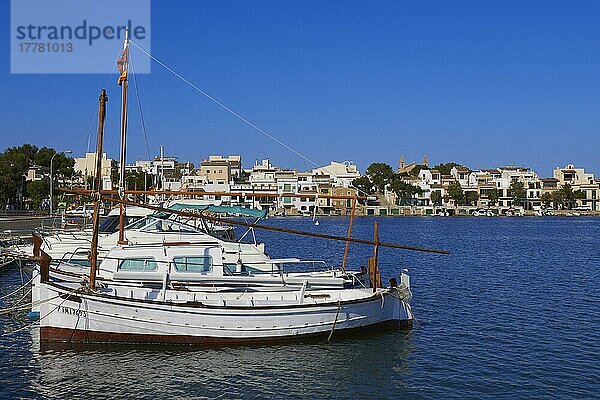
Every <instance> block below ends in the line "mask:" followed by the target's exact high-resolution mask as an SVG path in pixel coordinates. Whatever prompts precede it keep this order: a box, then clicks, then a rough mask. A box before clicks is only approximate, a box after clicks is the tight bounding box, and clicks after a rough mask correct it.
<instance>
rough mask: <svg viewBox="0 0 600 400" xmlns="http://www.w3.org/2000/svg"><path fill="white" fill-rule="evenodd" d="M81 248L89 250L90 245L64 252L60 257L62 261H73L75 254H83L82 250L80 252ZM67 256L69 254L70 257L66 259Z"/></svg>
mask: <svg viewBox="0 0 600 400" xmlns="http://www.w3.org/2000/svg"><path fill="white" fill-rule="evenodd" d="M81 250H85V251H89V247H83V246H80V247H77V248H75V250H73V251H68V252H66V253H64V254H63V256H62V257H61V259H60V262H67V263H71V261H72V260H73V257H74V256H75V255H77V254H81V252H80V251H81ZM66 256H69V259H68V260H66V261H65V257H66Z"/></svg>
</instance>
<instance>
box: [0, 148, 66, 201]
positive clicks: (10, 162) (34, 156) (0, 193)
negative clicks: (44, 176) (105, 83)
mask: <svg viewBox="0 0 600 400" xmlns="http://www.w3.org/2000/svg"><path fill="white" fill-rule="evenodd" d="M55 153H56V151H55V150H54V149H51V148H47V147H42V148H41V149H40V148H38V147H36V146H33V145H31V144H24V145H22V146H19V147H10V148H8V149H6V150H4V152H2V153H0V205H1V206H2V207H3V208H4V207H6V205H7V204H17V203H18V200H19V194H21V195H23V194H24V193H26V192H29V190H28V189H27V187H26V186H28V184H26V183H25V177H26V174H27V170H28V169H29V167H30V166H32V165H33V164H37V165H40V166H42V167H45V168H49V167H50V159H51V158H52V156H53V155H54V154H55ZM74 164H75V161H74V160H73V159H72V158H70V157H66V156H65V155H64V154H62V153H61V154H58V155H56V157H55V158H54V176H55V177H56V179H57V181H58V180H59V179H61V178H62V179H64V178H68V177H71V176H72V175H73V166H74ZM46 184H47V185H49V182H47V183H46ZM37 186H41V184H39V183H38V184H37ZM57 187H58V186H57ZM38 189H39V188H36V185H33V186H32V188H31V191H32V192H33V193H36V196H38V194H39V193H40V190H38Z"/></svg>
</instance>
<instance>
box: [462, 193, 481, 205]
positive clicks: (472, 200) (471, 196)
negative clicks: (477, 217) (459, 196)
mask: <svg viewBox="0 0 600 400" xmlns="http://www.w3.org/2000/svg"><path fill="white" fill-rule="evenodd" d="M477 200H479V195H478V194H477V192H473V191H469V192H466V193H465V203H466V205H468V206H476V205H477Z"/></svg>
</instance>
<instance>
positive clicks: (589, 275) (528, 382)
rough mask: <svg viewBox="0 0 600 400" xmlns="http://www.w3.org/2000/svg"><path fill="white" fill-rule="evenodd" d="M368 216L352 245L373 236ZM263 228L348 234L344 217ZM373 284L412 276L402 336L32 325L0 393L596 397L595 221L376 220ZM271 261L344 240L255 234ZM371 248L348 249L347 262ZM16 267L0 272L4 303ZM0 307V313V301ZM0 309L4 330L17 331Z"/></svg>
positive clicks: (7, 357) (338, 250)
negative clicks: (59, 330) (200, 338)
mask: <svg viewBox="0 0 600 400" xmlns="http://www.w3.org/2000/svg"><path fill="white" fill-rule="evenodd" d="M373 221H374V219H373V218H358V219H357V220H356V222H355V226H354V234H353V236H355V237H362V238H372V232H373ZM319 222H320V224H319V226H315V225H314V223H313V222H312V221H311V220H310V219H301V218H298V219H296V218H285V219H268V220H266V221H264V224H269V225H275V226H285V227H291V228H296V229H303V230H310V231H314V232H320V233H328V234H334V235H342V236H343V235H345V234H346V229H347V220H346V219H337V218H321V219H320V220H319ZM379 222H380V226H379V230H380V238H381V240H382V241H387V242H397V243H402V244H410V245H415V246H420V247H432V248H442V249H446V250H450V251H451V252H452V254H451V255H450V256H443V255H434V254H425V253H415V252H407V251H398V250H390V249H382V250H381V252H380V264H381V271H382V277H383V278H384V280H386V281H387V279H389V278H390V277H392V276H397V275H398V274H399V272H400V271H401V269H402V268H407V269H408V270H409V273H410V275H411V284H412V288H413V294H414V297H413V300H412V302H411V304H412V307H413V310H414V312H415V314H416V317H417V319H418V321H419V322H418V324H417V326H416V327H415V329H414V330H413V331H412V332H409V333H406V332H396V331H393V332H381V333H375V334H360V335H354V336H352V337H348V338H338V337H336V335H335V334H334V337H333V339H332V342H331V343H315V342H312V343H294V344H286V345H277V346H261V347H226V348H208V349H207V348H198V347H173V346H170V347H161V346H158V347H156V346H153V347H149V346H146V347H140V346H108V347H107V346H94V347H84V348H69V347H66V348H53V349H44V350H43V351H42V350H40V348H39V344H38V343H37V341H36V335H37V331H36V329H26V330H24V331H22V332H19V333H17V334H14V335H12V336H1V337H0V397H1V398H19V397H25V398H92V397H100V398H107V397H116V398H123V397H130V398H175V397H178V398H224V399H225V398H227V399H229V398H266V397H272V398H284V397H285V398H318V399H327V398H329V399H334V398H395V399H397V398H417V399H419V398H422V399H439V398H477V399H480V398H493V399H498V398H507V399H513V398H536V399H555V398H594V397H597V396H599V394H600V333H599V332H600V329H599V328H600V326H599V325H600V290H599V286H600V268H599V266H600V247H599V246H598V240H599V238H600V219H598V218H550V217H545V218H486V217H480V218H441V217H434V218H431V217H430V218H419V217H414V218H384V219H379ZM257 236H258V237H259V239H261V240H263V241H265V242H266V243H267V252H268V253H269V254H270V255H271V256H274V257H289V256H300V257H302V258H306V259H315V258H316V259H325V260H327V261H329V262H330V263H333V264H339V263H340V262H341V258H342V253H343V248H344V244H343V243H332V242H326V241H322V240H318V239H311V238H303V237H294V236H281V235H278V234H274V233H270V232H258V231H257ZM372 251H373V250H372V248H371V247H368V246H361V245H351V251H350V255H349V264H351V265H355V266H360V265H361V264H365V263H366V259H367V257H368V256H369V255H370V254H371V253H372ZM20 282H21V277H20V274H19V270H18V269H16V268H11V269H8V270H5V271H2V272H0V297H1V296H2V295H3V294H6V293H8V292H10V291H12V290H13V289H14V288H17V287H18V286H19V285H20ZM6 305H7V303H6V301H5V300H0V307H1V308H4V307H6ZM27 323H28V321H27V315H26V312H22V313H17V314H11V315H0V334H2V333H3V332H7V331H10V330H13V329H15V328H18V327H20V326H23V325H25V324H27Z"/></svg>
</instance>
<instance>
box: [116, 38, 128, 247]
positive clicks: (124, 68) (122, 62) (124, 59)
mask: <svg viewBox="0 0 600 400" xmlns="http://www.w3.org/2000/svg"><path fill="white" fill-rule="evenodd" d="M117 64H118V65H119V69H120V72H121V75H120V76H119V82H118V83H119V85H120V86H121V155H120V157H119V163H120V164H119V167H120V171H119V198H120V199H121V200H125V163H126V157H127V74H128V68H129V29H128V28H126V29H125V41H124V42H123V54H122V55H121V58H119V61H117ZM124 228H125V205H124V204H123V203H121V205H120V214H119V241H118V244H126V243H127V241H126V240H125V233H124Z"/></svg>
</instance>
